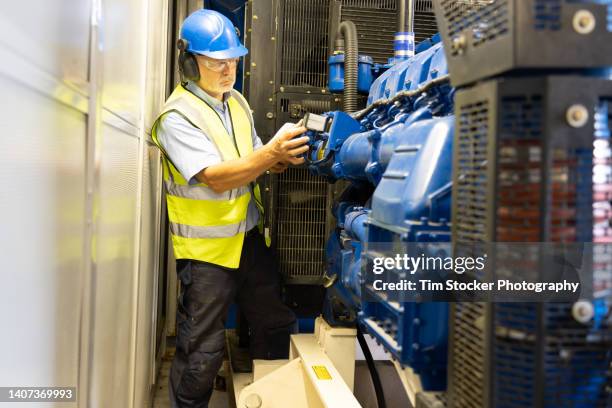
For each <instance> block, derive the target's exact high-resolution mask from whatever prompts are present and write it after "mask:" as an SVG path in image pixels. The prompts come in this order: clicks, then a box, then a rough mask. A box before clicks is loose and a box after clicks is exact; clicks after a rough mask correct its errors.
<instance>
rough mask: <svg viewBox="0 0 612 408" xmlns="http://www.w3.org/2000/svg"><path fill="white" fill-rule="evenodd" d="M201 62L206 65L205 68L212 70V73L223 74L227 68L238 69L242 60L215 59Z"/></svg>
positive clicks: (204, 59)
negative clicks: (237, 66)
mask: <svg viewBox="0 0 612 408" xmlns="http://www.w3.org/2000/svg"><path fill="white" fill-rule="evenodd" d="M201 61H202V63H203V64H204V66H205V67H206V68H208V69H210V70H211V71H213V72H221V71H223V70H225V68H226V67H227V68H236V65H238V61H240V58H230V59H225V60H214V59H208V58H202V59H201Z"/></svg>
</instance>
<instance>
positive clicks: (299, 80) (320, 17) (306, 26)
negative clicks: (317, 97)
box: [280, 0, 329, 88]
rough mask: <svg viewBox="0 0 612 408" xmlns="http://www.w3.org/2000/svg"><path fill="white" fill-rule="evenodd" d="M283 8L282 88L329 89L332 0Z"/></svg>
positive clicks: (289, 2)
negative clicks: (328, 60) (328, 62)
mask: <svg viewBox="0 0 612 408" xmlns="http://www.w3.org/2000/svg"><path fill="white" fill-rule="evenodd" d="M282 5H283V21H284V23H283V24H284V25H283V31H282V41H283V44H282V54H281V68H280V70H281V73H280V74H281V75H280V77H281V85H294V86H313V87H317V88H325V87H326V86H327V55H328V49H327V47H328V46H327V44H328V24H329V0H311V1H308V2H305V1H302V0H286V1H283V2H282Z"/></svg>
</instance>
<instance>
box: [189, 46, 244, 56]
mask: <svg viewBox="0 0 612 408" xmlns="http://www.w3.org/2000/svg"><path fill="white" fill-rule="evenodd" d="M191 52H193V53H194V54H199V55H205V56H207V57H209V58H214V59H228V58H238V57H242V56H244V55H247V54H248V53H249V50H247V49H246V47H245V46H243V45H240V46H238V47H232V48H229V49H227V50H222V51H197V50H193V51H191Z"/></svg>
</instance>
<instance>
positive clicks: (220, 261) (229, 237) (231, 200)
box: [152, 85, 269, 268]
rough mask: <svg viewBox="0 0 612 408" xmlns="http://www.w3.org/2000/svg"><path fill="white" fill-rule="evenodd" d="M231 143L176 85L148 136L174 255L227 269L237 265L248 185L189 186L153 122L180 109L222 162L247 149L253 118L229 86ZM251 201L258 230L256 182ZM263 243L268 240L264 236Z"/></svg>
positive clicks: (215, 119) (211, 115) (199, 103)
mask: <svg viewBox="0 0 612 408" xmlns="http://www.w3.org/2000/svg"><path fill="white" fill-rule="evenodd" d="M227 104H228V108H229V112H230V116H231V121H232V126H233V130H234V137H235V144H234V143H233V142H232V138H231V136H230V134H229V133H228V131H227V129H226V128H225V126H223V122H222V120H221V117H220V116H219V115H218V113H217V112H216V111H215V110H214V109H213V108H212V107H211V106H209V105H208V104H207V103H206V102H204V101H203V100H202V99H200V98H198V97H197V96H196V95H194V94H192V93H191V92H189V91H188V90H186V89H185V88H184V87H183V86H182V85H179V86H177V87H176V89H175V90H174V91H173V92H172V94H171V95H170V97H169V98H168V100H167V101H166V104H165V105H164V108H163V110H162V113H161V114H160V115H159V117H158V119H157V121H156V122H155V124H154V125H153V129H152V137H153V141H154V142H155V144H156V145H157V146H158V147H159V148H160V150H161V151H162V153H163V154H162V157H163V169H164V184H165V186H166V201H167V208H168V218H169V221H170V234H171V237H172V246H173V248H174V256H175V257H176V259H194V260H198V261H203V262H208V263H212V264H216V265H221V266H225V267H228V268H238V266H239V264H240V254H241V252H242V245H243V243H244V235H245V233H246V217H247V208H248V205H249V201H250V200H251V194H250V191H249V187H248V186H242V187H239V188H236V189H233V190H230V191H226V192H224V193H220V194H219V193H216V192H214V191H213V190H212V189H211V188H210V187H208V186H207V185H206V184H203V183H199V184H193V185H189V183H188V180H185V179H184V178H183V176H181V174H180V173H179V171H178V170H177V169H176V167H175V166H174V164H172V161H171V160H170V158H169V157H168V155H167V154H166V153H165V151H164V149H163V147H162V146H161V145H160V143H159V141H158V140H157V124H158V123H159V120H160V118H161V117H162V116H163V115H164V114H166V113H168V112H171V111H175V112H178V113H180V114H181V115H182V116H183V117H185V118H186V119H187V120H188V121H189V122H190V123H191V124H192V125H193V126H195V127H197V128H199V129H200V130H202V131H203V132H204V133H205V134H206V135H208V136H209V137H210V138H211V139H212V141H213V143H214V144H215V145H216V147H217V149H218V150H219V152H220V153H221V157H222V159H223V160H224V161H226V160H232V159H237V158H239V157H242V156H245V155H247V154H249V153H252V152H253V139H252V135H251V132H252V129H253V117H252V116H251V111H250V109H249V105H248V103H247V101H246V100H245V99H244V97H243V96H242V95H241V94H240V93H239V92H237V91H234V90H232V91H231V96H230V97H229V99H228V100H227ZM253 190H254V195H255V203H256V204H257V208H258V209H259V212H260V222H259V224H260V225H259V228H260V231H262V229H263V206H262V204H261V195H260V191H259V186H257V185H255V187H254V189H253ZM266 242H267V243H268V244H269V241H268V240H267V239H266Z"/></svg>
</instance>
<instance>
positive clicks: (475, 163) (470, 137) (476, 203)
mask: <svg viewBox="0 0 612 408" xmlns="http://www.w3.org/2000/svg"><path fill="white" fill-rule="evenodd" d="M488 117H489V103H488V101H479V102H475V103H470V104H466V105H463V106H461V108H460V113H459V118H458V119H459V132H458V139H457V148H458V159H457V166H458V167H457V170H458V174H459V176H458V177H457V180H456V187H455V189H456V194H455V197H456V198H455V201H456V215H455V217H456V218H455V220H454V222H455V223H456V225H457V228H456V232H457V235H456V239H457V240H458V241H459V242H474V241H476V242H486V241H488V239H487V237H486V233H487V225H486V221H487V220H486V214H487V206H488V203H487V202H486V197H487V188H488V180H487V165H488V164H487V137H488V133H489V122H488Z"/></svg>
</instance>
